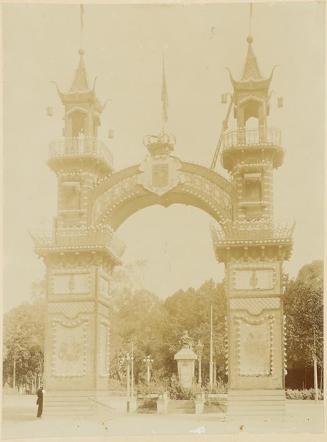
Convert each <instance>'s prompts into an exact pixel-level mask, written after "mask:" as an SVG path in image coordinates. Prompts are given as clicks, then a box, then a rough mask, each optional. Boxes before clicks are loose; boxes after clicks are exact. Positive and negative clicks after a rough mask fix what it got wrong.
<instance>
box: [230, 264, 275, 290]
mask: <svg viewBox="0 0 327 442" xmlns="http://www.w3.org/2000/svg"><path fill="white" fill-rule="evenodd" d="M232 283H233V288H234V290H272V289H273V288H274V287H275V284H276V275H275V270H274V269H273V268H267V269H260V268H247V269H246V268H244V269H234V271H233V281H232Z"/></svg>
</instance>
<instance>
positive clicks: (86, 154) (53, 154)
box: [48, 137, 113, 173]
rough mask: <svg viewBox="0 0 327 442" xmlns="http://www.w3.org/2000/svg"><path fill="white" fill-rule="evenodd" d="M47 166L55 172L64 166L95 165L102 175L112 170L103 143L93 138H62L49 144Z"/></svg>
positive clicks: (106, 148) (110, 159)
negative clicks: (76, 164) (91, 163)
mask: <svg viewBox="0 0 327 442" xmlns="http://www.w3.org/2000/svg"><path fill="white" fill-rule="evenodd" d="M49 150H50V151H49V161H48V164H49V166H50V167H51V168H52V169H54V170H56V169H58V167H62V165H63V164H64V163H65V164H73V163H76V162H77V163H78V164H80V163H81V162H85V163H87V164H90V162H93V163H95V164H96V165H97V166H98V167H99V168H100V169H101V170H102V172H104V173H110V172H112V170H113V157H112V154H111V152H110V150H109V149H108V147H107V146H106V145H105V143H104V142H103V141H101V140H99V139H98V138H95V137H62V138H58V139H56V140H54V141H52V142H51V143H50V149H49Z"/></svg>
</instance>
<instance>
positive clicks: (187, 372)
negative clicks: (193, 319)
mask: <svg viewBox="0 0 327 442" xmlns="http://www.w3.org/2000/svg"><path fill="white" fill-rule="evenodd" d="M185 338H186V339H185ZM184 339H185V342H184V344H183V348H182V349H181V350H179V351H178V352H177V353H176V354H175V356H174V359H175V361H177V369H178V379H179V382H180V384H181V386H182V387H184V388H192V385H193V380H194V369H195V360H196V359H197V356H196V354H195V353H194V351H193V350H192V348H191V344H190V341H189V342H187V339H188V340H189V337H188V335H187V334H186V336H184Z"/></svg>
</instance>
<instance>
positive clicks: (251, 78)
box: [228, 35, 274, 90]
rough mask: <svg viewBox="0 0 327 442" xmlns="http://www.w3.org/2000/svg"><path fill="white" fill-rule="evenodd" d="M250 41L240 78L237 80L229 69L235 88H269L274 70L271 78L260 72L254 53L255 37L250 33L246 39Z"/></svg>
mask: <svg viewBox="0 0 327 442" xmlns="http://www.w3.org/2000/svg"><path fill="white" fill-rule="evenodd" d="M246 41H247V43H248V51H247V54H246V59H245V64H244V68H243V74H242V77H241V79H240V80H238V81H237V80H235V79H234V78H233V76H232V73H231V71H230V70H229V69H228V71H229V75H230V79H231V82H232V84H233V86H234V89H235V90H253V89H266V90H268V88H269V85H270V82H271V79H272V75H273V71H274V69H273V70H272V72H271V74H270V77H269V78H264V77H263V76H262V74H261V72H260V69H259V66H258V62H257V58H256V56H255V54H254V51H253V48H252V43H253V37H252V36H251V35H249V36H248V37H247V39H246Z"/></svg>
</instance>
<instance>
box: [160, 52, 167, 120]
mask: <svg viewBox="0 0 327 442" xmlns="http://www.w3.org/2000/svg"><path fill="white" fill-rule="evenodd" d="M161 103H162V119H163V123H167V121H168V93H167V84H166V72H165V59H164V57H163V58H162V87H161Z"/></svg>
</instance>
